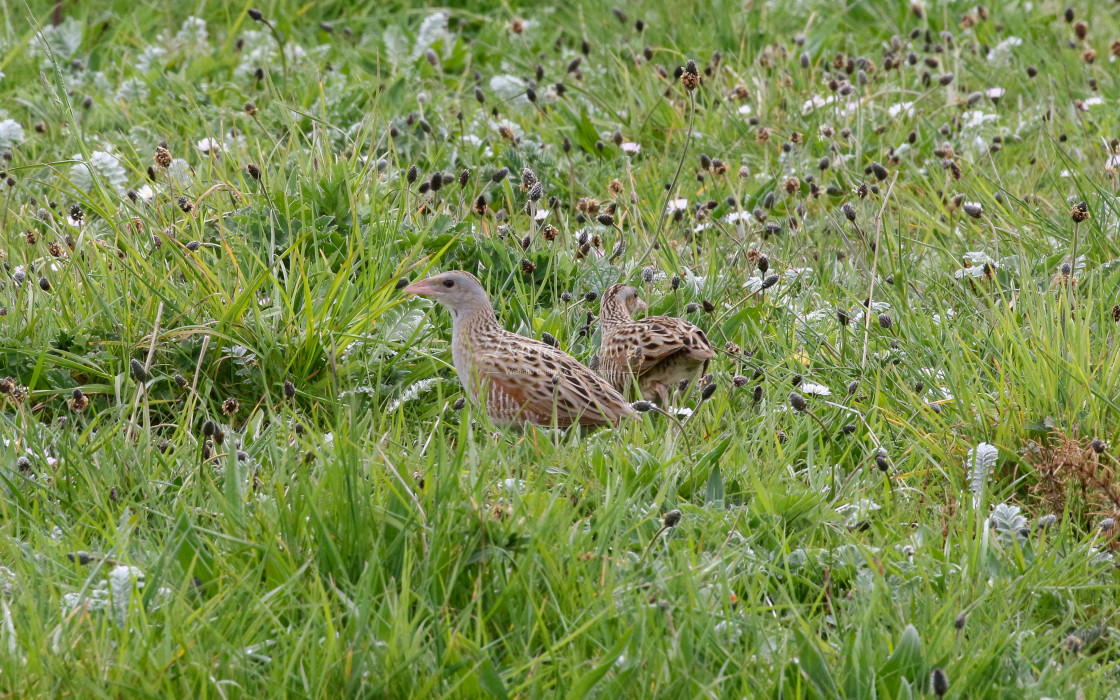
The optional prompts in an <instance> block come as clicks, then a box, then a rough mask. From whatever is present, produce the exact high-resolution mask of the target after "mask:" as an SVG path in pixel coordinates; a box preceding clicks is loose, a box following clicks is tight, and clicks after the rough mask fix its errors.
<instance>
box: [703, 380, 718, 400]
mask: <svg viewBox="0 0 1120 700" xmlns="http://www.w3.org/2000/svg"><path fill="white" fill-rule="evenodd" d="M715 393H716V385H715V383H714V382H713V383H711V384H707V385H705V386H704V389H703V390H702V391H701V392H700V400H701V401H707V400H708V399H710V398H712V396H713V395H714V394H715Z"/></svg>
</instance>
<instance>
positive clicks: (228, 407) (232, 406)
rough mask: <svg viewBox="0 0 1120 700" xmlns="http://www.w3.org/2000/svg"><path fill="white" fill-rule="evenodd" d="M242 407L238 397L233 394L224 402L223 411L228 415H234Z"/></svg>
mask: <svg viewBox="0 0 1120 700" xmlns="http://www.w3.org/2000/svg"><path fill="white" fill-rule="evenodd" d="M240 408H241V404H239V403H238V402H237V399H235V398H233V397H232V396H230V397H229V398H227V399H226V400H225V401H223V402H222V413H224V414H225V415H227V416H232V415H234V414H235V413H237V411H238V410H239V409H240Z"/></svg>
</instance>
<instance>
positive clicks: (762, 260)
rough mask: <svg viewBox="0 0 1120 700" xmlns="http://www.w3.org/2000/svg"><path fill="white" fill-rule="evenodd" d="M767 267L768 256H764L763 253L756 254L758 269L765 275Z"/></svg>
mask: <svg viewBox="0 0 1120 700" xmlns="http://www.w3.org/2000/svg"><path fill="white" fill-rule="evenodd" d="M769 269H770V258H768V257H766V256H765V255H760V256H758V271H759V272H761V273H762V274H764V275H765V274H766V271H767V270H769Z"/></svg>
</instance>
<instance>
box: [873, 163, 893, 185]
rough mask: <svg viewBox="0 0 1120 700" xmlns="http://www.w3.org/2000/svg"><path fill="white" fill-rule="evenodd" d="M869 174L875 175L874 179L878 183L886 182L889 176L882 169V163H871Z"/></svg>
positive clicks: (885, 170) (884, 169)
mask: <svg viewBox="0 0 1120 700" xmlns="http://www.w3.org/2000/svg"><path fill="white" fill-rule="evenodd" d="M871 172H872V174H874V175H875V177H877V178H879V181H880V182H882V181H883V180H886V179H887V176H888V175H890V173H889V172H888V171H887V169H886V168H884V167H883V164H882V163H872V164H871Z"/></svg>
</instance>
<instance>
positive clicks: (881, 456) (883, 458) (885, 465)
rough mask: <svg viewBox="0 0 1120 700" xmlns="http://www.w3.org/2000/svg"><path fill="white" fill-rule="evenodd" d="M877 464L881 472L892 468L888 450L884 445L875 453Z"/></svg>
mask: <svg viewBox="0 0 1120 700" xmlns="http://www.w3.org/2000/svg"><path fill="white" fill-rule="evenodd" d="M875 466H876V467H878V468H879V471H881V472H885V471H887V470H888V469H890V468H891V464H890V462H888V461H887V451H886V450H884V449H883V448H882V447H880V448H879V451H878V452H876V453H875Z"/></svg>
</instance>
